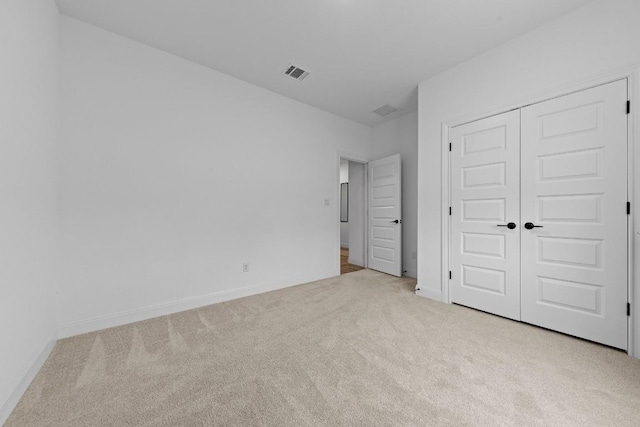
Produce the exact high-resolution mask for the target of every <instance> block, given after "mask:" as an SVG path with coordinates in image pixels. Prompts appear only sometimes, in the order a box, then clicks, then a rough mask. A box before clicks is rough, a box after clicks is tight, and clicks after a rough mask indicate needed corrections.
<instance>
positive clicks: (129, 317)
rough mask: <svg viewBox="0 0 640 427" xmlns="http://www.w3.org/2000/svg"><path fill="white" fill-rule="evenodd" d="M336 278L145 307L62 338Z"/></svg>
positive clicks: (71, 326)
mask: <svg viewBox="0 0 640 427" xmlns="http://www.w3.org/2000/svg"><path fill="white" fill-rule="evenodd" d="M332 276H334V275H331V274H329V275H323V276H321V277H317V278H316V277H311V278H309V277H304V278H303V277H298V278H294V279H293V280H291V281H290V283H286V282H285V283H284V284H283V283H282V282H280V283H278V284H275V285H274V284H260V285H252V286H245V287H242V288H236V289H229V290H224V291H218V292H213V293H210V294H206V295H200V296H195V297H188V298H183V299H180V300H176V301H171V302H167V303H163V304H157V305H153V306H147V307H141V308H137V309H134V310H129V311H122V312H119V313H114V314H110V315H107V316H100V317H94V318H92V319H85V320H80V321H75V322H67V323H63V324H61V325H60V327H59V328H58V338H60V339H62V338H67V337H72V336H74V335H80V334H86V333H88V332H94V331H99V330H102V329H107V328H113V327H115V326H121V325H126V324H128V323H133V322H140V321H142V320H147V319H152V318H154V317H158V316H166V315H168V314H173V313H178V312H181V311H186V310H192V309H194V308H199V307H204V306H207V305H211V304H216V303H219V302H224V301H230V300H233V299H236V298H243V297H248V296H251V295H256V294H261V293H264V292H269V291H275V290H277V289H282V288H288V287H291V286H296V285H298V284H303V283H308V282H311V281H316V280H322V279H325V278H328V277H332Z"/></svg>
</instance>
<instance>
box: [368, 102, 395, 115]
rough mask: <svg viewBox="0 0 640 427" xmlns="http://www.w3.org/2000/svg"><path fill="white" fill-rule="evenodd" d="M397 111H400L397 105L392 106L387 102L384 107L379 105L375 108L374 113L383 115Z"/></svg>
mask: <svg viewBox="0 0 640 427" xmlns="http://www.w3.org/2000/svg"><path fill="white" fill-rule="evenodd" d="M396 111H399V109H398V108H396V107H392V106H391V105H389V104H385V105H383V106H382V107H379V108H376V109H375V110H373V112H374V113H376V114H377V115H379V116H382V117H384V116H388V115H389V114H391V113H395V112H396Z"/></svg>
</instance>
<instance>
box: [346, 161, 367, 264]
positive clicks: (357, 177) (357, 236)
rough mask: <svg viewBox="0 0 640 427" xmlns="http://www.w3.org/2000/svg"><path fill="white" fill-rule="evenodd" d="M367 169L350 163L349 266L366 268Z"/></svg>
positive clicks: (362, 164) (361, 165)
mask: <svg viewBox="0 0 640 427" xmlns="http://www.w3.org/2000/svg"><path fill="white" fill-rule="evenodd" d="M365 173H366V168H365V164H364V163H358V162H351V161H350V162H349V264H353V265H359V266H362V267H364V260H365V256H364V254H365V245H364V240H365V235H366V230H365V220H366V215H367V210H366V202H367V199H366V187H365V178H364V177H365Z"/></svg>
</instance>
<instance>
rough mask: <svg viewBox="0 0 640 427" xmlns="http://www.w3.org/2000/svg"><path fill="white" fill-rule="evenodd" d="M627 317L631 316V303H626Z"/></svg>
mask: <svg viewBox="0 0 640 427" xmlns="http://www.w3.org/2000/svg"><path fill="white" fill-rule="evenodd" d="M627 316H631V303H630V302H628V303H627Z"/></svg>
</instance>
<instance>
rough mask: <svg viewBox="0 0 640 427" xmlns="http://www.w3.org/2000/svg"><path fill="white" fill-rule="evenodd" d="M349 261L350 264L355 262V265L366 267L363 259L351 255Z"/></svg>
mask: <svg viewBox="0 0 640 427" xmlns="http://www.w3.org/2000/svg"><path fill="white" fill-rule="evenodd" d="M348 262H349V264H353V265H358V266H360V267H364V260H363V259H358V258H351V257H349V259H348Z"/></svg>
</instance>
